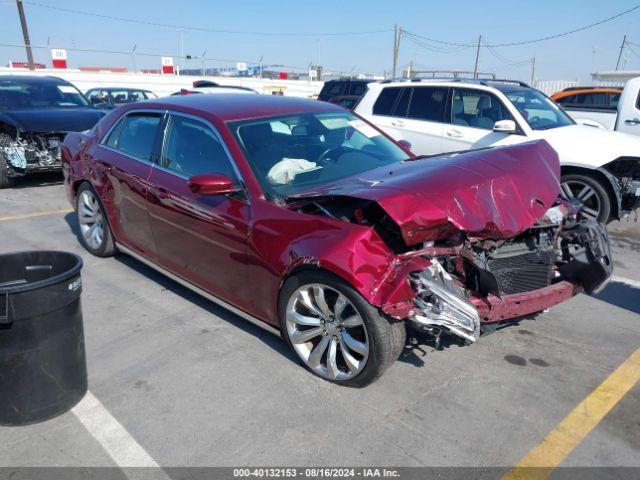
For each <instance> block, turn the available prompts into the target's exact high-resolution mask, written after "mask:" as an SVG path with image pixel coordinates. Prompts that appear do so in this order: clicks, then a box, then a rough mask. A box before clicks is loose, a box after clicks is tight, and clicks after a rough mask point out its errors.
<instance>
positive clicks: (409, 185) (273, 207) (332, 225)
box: [63, 94, 577, 325]
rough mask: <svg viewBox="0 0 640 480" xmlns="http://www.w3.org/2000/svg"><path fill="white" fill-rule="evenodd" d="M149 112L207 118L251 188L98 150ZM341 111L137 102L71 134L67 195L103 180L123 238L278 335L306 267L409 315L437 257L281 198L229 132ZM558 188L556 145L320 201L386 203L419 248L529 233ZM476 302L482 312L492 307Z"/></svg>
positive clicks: (352, 187)
mask: <svg viewBox="0 0 640 480" xmlns="http://www.w3.org/2000/svg"><path fill="white" fill-rule="evenodd" d="M140 108H144V109H157V110H164V109H170V110H175V111H179V112H184V113H187V114H191V115H195V116H199V117H202V118H204V119H206V120H208V121H209V122H210V123H211V124H213V125H214V126H215V127H216V128H217V129H218V131H219V133H220V135H221V137H222V138H223V140H224V142H225V143H226V145H227V147H228V149H229V151H230V153H231V155H232V157H233V159H234V160H235V162H236V165H237V167H238V170H239V171H240V173H241V175H242V176H243V178H244V180H245V183H246V191H245V192H244V193H243V194H235V193H234V194H232V195H200V194H198V193H194V191H193V189H192V186H193V184H194V181H192V182H191V184H192V185H190V182H189V180H188V179H186V178H181V177H179V176H176V175H173V174H171V173H168V172H167V171H165V170H163V169H160V168H157V167H152V166H151V165H148V164H146V163H142V162H139V161H136V160H133V159H130V158H128V157H125V156H122V155H120V154H118V153H115V152H113V151H112V150H109V149H107V148H105V147H103V146H101V145H100V144H99V142H100V140H101V139H102V138H103V137H104V135H105V134H106V132H108V131H109V129H110V127H111V126H112V125H113V124H114V123H115V121H117V119H118V118H120V116H121V115H122V114H123V113H124V112H126V111H127V110H129V109H140ZM328 110H335V111H342V109H341V108H340V107H337V106H335V105H332V104H329V103H323V102H315V101H311V100H305V99H300V98H293V97H274V96H270V95H234V94H219V95H187V96H176V97H169V98H163V99H158V100H154V101H147V102H144V104H142V105H141V104H128V105H125V106H122V107H120V108H118V109H116V110H114V111H112V112H111V113H110V114H108V115H107V116H106V117H105V118H104V119H103V120H102V121H101V122H99V123H98V124H97V125H96V126H95V127H94V129H93V130H92V131H91V132H90V133H89V135H83V134H69V135H67V137H66V139H65V142H64V146H63V161H64V164H65V165H64V172H65V185H66V189H67V194H68V196H69V198H70V199H73V198H74V192H75V189H76V188H77V185H78V183H79V182H81V181H90V182H91V184H92V185H93V186H94V188H95V189H96V191H97V192H98V194H99V196H100V198H101V199H103V203H104V206H105V209H106V211H107V216H108V219H109V223H110V225H111V228H112V229H113V234H114V236H115V239H116V241H118V242H120V243H123V244H125V245H127V246H129V247H130V248H133V249H135V250H136V251H138V252H140V253H142V254H143V255H145V256H146V257H148V258H149V259H151V260H153V261H154V262H157V263H159V264H160V265H162V266H163V267H165V268H166V269H168V270H170V271H172V272H174V273H175V274H176V275H178V276H180V277H182V278H185V279H187V280H189V281H191V282H192V283H194V284H196V285H198V286H199V287H201V288H203V289H205V290H207V291H209V292H211V293H212V294H214V295H216V296H218V297H220V298H222V299H224V300H226V301H228V302H229V303H232V304H233V305H235V306H237V307H238V308H240V309H242V310H244V311H246V312H247V313H249V314H251V315H253V316H256V317H258V318H261V319H263V320H264V321H266V322H268V323H270V324H272V325H278V318H277V303H278V293H279V290H280V287H281V285H282V283H283V282H284V280H285V279H286V278H287V276H288V275H290V274H291V273H292V272H294V271H295V270H297V269H299V268H322V269H325V270H328V271H330V272H332V273H334V274H335V275H337V276H339V277H341V278H342V279H344V280H345V281H346V282H348V283H349V284H350V285H352V286H353V287H354V288H355V289H356V290H357V291H358V292H360V294H361V295H362V296H363V297H364V298H365V299H366V300H367V301H369V302H370V303H371V304H372V305H374V306H377V307H380V308H381V309H382V310H383V311H384V312H386V313H387V314H389V315H391V316H394V317H396V318H404V317H406V316H407V315H408V314H409V311H410V309H411V305H412V299H413V297H414V295H415V293H414V291H413V290H412V287H411V286H410V285H409V282H408V279H407V276H408V275H409V273H410V272H412V271H415V270H421V269H424V268H426V267H428V266H429V265H430V262H429V260H427V259H426V258H424V257H422V256H419V255H417V254H404V255H396V254H394V253H393V252H392V251H391V250H390V248H389V247H388V246H387V244H386V243H385V242H384V241H383V240H382V238H380V236H379V235H378V234H377V233H376V231H375V230H374V229H372V228H370V227H368V226H364V225H358V224H352V223H348V222H345V221H341V220H338V219H334V218H330V217H324V216H317V215H309V214H303V213H300V212H298V211H295V210H293V209H288V208H286V207H284V206H281V205H278V204H276V203H274V202H272V201H268V200H267V199H265V197H264V196H263V193H262V191H261V189H260V187H259V185H258V183H257V181H256V179H255V177H254V175H253V172H252V171H251V169H250V167H249V165H248V164H247V162H246V159H245V158H244V156H243V153H242V151H241V149H240V147H239V146H238V144H237V143H236V142H235V140H234V138H233V136H232V134H231V132H230V130H229V129H228V128H227V126H226V122H227V121H231V120H241V119H247V118H259V117H265V116H271V115H284V114H291V113H298V112H306V111H328ZM209 177H211V176H209ZM210 180H211V178H210ZM218 180H219V179H218ZM195 183H199V184H201V183H202V182H200V181H198V180H197V179H196V180H195ZM212 183H216V182H212ZM558 191H559V187H558V161H557V156H556V155H555V153H554V152H553V151H552V150H551V149H550V147H549V146H548V145H547V144H546V143H544V142H534V143H529V144H525V145H519V146H516V147H511V148H505V149H494V150H485V151H480V152H473V153H467V154H459V155H455V156H446V157H440V158H429V159H421V160H416V161H413V162H406V163H405V164H398V165H394V166H393V167H390V168H389V167H387V168H386V169H377V170H375V171H371V172H367V173H365V174H364V175H359V177H358V179H357V180H351V181H348V182H341V183H339V184H334V185H331V186H329V187H327V188H325V189H324V190H323V191H319V192H316V193H317V194H319V195H332V194H336V193H339V194H342V195H350V196H353V197H358V198H364V199H371V200H373V201H376V202H378V203H379V204H380V205H381V206H382V207H383V208H385V209H386V210H387V212H388V213H389V214H390V215H391V216H392V217H393V218H394V219H395V220H396V222H397V223H398V224H399V225H400V226H401V229H402V234H403V236H404V238H405V240H406V241H407V243H416V242H420V241H424V240H425V239H429V238H435V237H440V238H441V237H443V236H446V235H451V234H452V233H456V232H458V231H459V230H465V231H467V232H469V233H470V234H473V235H476V236H486V237H501V238H504V237H509V236H513V235H516V234H517V233H519V232H521V231H523V230H524V229H526V228H528V227H530V226H532V225H533V224H534V222H535V221H536V220H537V219H538V218H539V217H540V216H542V214H543V212H544V211H545V210H546V208H547V207H548V206H549V205H550V204H551V203H552V202H553V200H554V199H555V197H556V196H557V193H558ZM536 199H537V200H539V201H540V204H539V203H538V202H537V201H536ZM558 285H559V286H554V287H549V288H547V289H542V290H540V291H538V292H529V293H528V294H526V295H525V298H524V299H523V300H518V301H520V302H521V303H520V304H516V303H515V301H516V300H515V296H513V297H509V298H506V299H503V300H502V301H501V302H500V301H499V299H493V298H492V299H490V302H491V304H492V311H491V313H490V314H489V315H488V318H489V321H492V320H496V319H497V320H499V319H501V318H498V317H499V316H500V315H502V317H503V318H509V317H513V316H518V315H523V314H526V313H528V312H529V310H531V309H532V308H533V309H535V310H536V311H537V310H542V309H544V308H546V307H548V306H550V305H553V304H555V303H557V302H559V301H563V300H565V299H566V298H568V297H569V296H571V295H573V294H574V293H576V292H577V290H575V289H574V287H573V285H571V284H568V286H567V285H564V284H558ZM473 301H474V303H475V304H476V305H477V306H478V308H479V309H480V310H481V311H483V310H482V309H483V308H485V307H484V306H483V305H482V303H481V302H480V301H479V299H473ZM499 312H501V313H499Z"/></svg>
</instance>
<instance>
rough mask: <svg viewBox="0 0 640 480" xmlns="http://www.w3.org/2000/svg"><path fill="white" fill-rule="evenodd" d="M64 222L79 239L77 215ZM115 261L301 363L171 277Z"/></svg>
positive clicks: (130, 261) (122, 258)
mask: <svg viewBox="0 0 640 480" xmlns="http://www.w3.org/2000/svg"><path fill="white" fill-rule="evenodd" d="M64 220H65V221H66V222H67V225H68V226H69V229H70V230H71V232H72V233H73V234H74V235H75V236H76V237H78V236H79V235H80V228H79V225H78V220H77V218H76V215H75V214H74V213H68V214H67V215H65V217H64ZM114 259H115V260H116V261H118V262H120V263H122V264H123V265H125V266H127V267H128V268H131V269H132V270H135V271H136V272H137V273H139V274H140V275H144V276H145V277H147V278H148V279H149V280H152V281H154V282H155V283H157V284H158V285H161V286H162V287H163V288H164V289H165V290H168V291H170V292H172V293H174V294H176V295H179V296H180V297H182V298H184V299H185V300H187V301H189V302H190V303H193V304H194V305H197V306H199V307H200V308H202V309H204V310H206V311H207V312H209V313H211V314H213V315H215V316H217V317H218V318H221V319H223V320H224V321H226V322H228V323H230V324H232V325H233V326H234V327H237V328H239V329H240V330H242V331H244V332H247V333H249V334H251V335H253V336H255V337H257V338H259V339H260V340H261V341H262V342H263V343H265V344H266V345H268V346H269V347H271V348H272V349H273V350H275V351H277V352H278V353H280V354H281V355H282V356H284V357H286V358H287V359H289V360H291V361H292V362H294V363H298V364H299V363H300V362H299V361H298V359H297V357H296V356H295V355H294V352H293V351H291V349H290V348H289V347H288V346H287V344H286V343H285V342H284V341H283V340H282V339H280V338H278V337H276V336H275V335H273V334H272V333H269V332H267V331H266V330H264V329H262V328H260V327H258V326H256V325H254V324H252V323H251V322H249V321H247V320H245V319H243V318H242V317H240V316H238V315H236V314H235V313H233V312H231V311H229V310H227V309H225V308H224V307H221V306H219V305H217V304H216V303H214V302H212V301H210V300H207V299H206V298H204V297H202V296H200V295H198V294H197V293H195V292H193V291H191V290H189V289H188V288H187V287H184V286H182V285H180V284H179V283H178V282H175V281H173V280H171V279H170V278H169V277H167V276H165V275H163V274H161V273H159V272H157V271H156V270H154V269H153V268H151V267H149V266H147V265H145V264H144V263H142V262H140V261H138V260H136V259H135V258H133V257H130V256H129V255H126V254H118V255H116V256H115V257H114Z"/></svg>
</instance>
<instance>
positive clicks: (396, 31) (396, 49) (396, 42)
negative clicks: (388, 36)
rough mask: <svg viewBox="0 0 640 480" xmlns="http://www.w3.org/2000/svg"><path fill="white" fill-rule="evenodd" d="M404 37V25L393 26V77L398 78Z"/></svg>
mask: <svg viewBox="0 0 640 480" xmlns="http://www.w3.org/2000/svg"><path fill="white" fill-rule="evenodd" d="M401 38H402V27H398V24H395V25H394V26H393V72H392V75H391V78H396V69H397V67H398V54H399V53H400V39H401Z"/></svg>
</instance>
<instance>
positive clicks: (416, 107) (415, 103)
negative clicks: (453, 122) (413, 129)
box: [407, 87, 447, 122]
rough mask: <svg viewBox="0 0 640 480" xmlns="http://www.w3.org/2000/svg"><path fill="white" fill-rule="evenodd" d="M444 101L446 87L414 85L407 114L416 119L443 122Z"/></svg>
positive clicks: (445, 98) (445, 101)
mask: <svg viewBox="0 0 640 480" xmlns="http://www.w3.org/2000/svg"><path fill="white" fill-rule="evenodd" d="M446 103H447V89H446V88H438V87H414V88H413V93H412V95H411V103H410V104H409V113H408V114H407V116H408V117H409V118H413V119H416V120H428V121H431V122H444V112H445V108H446Z"/></svg>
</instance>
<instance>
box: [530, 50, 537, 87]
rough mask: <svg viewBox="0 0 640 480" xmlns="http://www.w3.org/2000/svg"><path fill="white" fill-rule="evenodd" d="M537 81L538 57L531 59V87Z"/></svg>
mask: <svg viewBox="0 0 640 480" xmlns="http://www.w3.org/2000/svg"><path fill="white" fill-rule="evenodd" d="M535 81H536V57H533V58H532V59H531V86H532V87H533V83H534V82H535Z"/></svg>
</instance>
